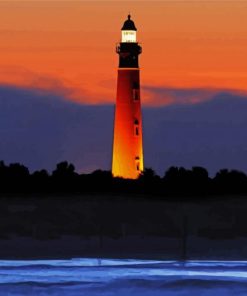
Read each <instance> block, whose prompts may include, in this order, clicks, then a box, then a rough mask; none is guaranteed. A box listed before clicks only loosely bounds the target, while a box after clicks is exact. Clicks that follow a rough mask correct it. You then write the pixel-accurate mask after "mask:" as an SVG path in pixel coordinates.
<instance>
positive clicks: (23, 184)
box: [0, 161, 247, 196]
mask: <svg viewBox="0 0 247 296" xmlns="http://www.w3.org/2000/svg"><path fill="white" fill-rule="evenodd" d="M0 192H1V193H10V194H11V193H23V194H28V193H39V194H46V193H47V194H57V193H58V194H61V193H65V194H67V193H70V194H83V193H113V194H114V193H117V194H119V193H128V194H146V195H157V196H173V195H178V196H194V195H207V196H210V195H227V194H247V175H246V174H245V173H243V172H240V171H237V170H227V169H222V170H220V171H219V172H217V174H216V175H215V176H214V177H213V178H210V177H209V175H208V172H207V170H206V169H205V168H202V167H193V168H192V169H190V170H188V169H185V168H183V167H171V168H169V169H168V170H167V171H166V172H165V174H164V176H158V175H156V174H155V172H154V171H153V170H152V169H151V168H147V169H145V171H144V172H143V173H142V174H141V175H140V177H139V178H138V179H137V180H128V179H123V178H113V177H112V174H111V172H109V171H101V170H96V171H94V172H92V173H91V174H79V173H77V172H76V171H75V167H74V165H73V164H70V163H68V162H67V161H64V162H61V163H59V164H57V166H56V169H55V170H54V171H53V172H52V173H50V174H49V173H48V172H47V171H46V170H40V171H35V172H33V173H30V172H29V170H28V168H27V167H25V166H24V165H21V164H19V163H14V164H10V165H6V164H5V163H4V162H3V161H1V162H0Z"/></svg>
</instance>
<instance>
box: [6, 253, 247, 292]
mask: <svg viewBox="0 0 247 296" xmlns="http://www.w3.org/2000/svg"><path fill="white" fill-rule="evenodd" d="M246 278H247V262H244V261H231V262H227V261H188V262H185V263H182V262H177V261H162V260H160V261H154V260H133V259H132V260H117V259H116V260H114V259H98V258H96V259H89V258H83V259H71V260H30V261H28V260H27V261H9V260H8V261H6V260H2V261H0V295H4V296H6V295H8V296H9V295H10V296H12V295H35V296H36V295H38V296H39V295H40V296H41V295H52V296H55V295H61V296H63V295H73V296H75V295H89V296H90V295H92V296H96V295H103V296H110V295H118V296H127V295H138V296H139V295H142V296H149V295H150V296H151V295H153V296H161V295H162V296H163V295H167V296H175V295H179V296H180V295H188V296H194V295H196V296H198V295H200V296H201V295H202V296H211V295H212V296H213V295H217V294H219V295H223V296H230V295H240V296H243V295H245V296H246V295H247V280H246Z"/></svg>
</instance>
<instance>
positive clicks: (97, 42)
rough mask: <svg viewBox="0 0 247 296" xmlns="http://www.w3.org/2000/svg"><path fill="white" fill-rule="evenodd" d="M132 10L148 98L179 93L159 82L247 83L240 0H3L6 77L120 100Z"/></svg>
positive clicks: (245, 11) (75, 96)
mask: <svg viewBox="0 0 247 296" xmlns="http://www.w3.org/2000/svg"><path fill="white" fill-rule="evenodd" d="M129 12H130V13H131V14H132V18H133V20H134V21H135V23H136V26H137V28H138V40H139V42H140V43H141V44H142V46H143V54H142V56H141V61H140V64H141V81H142V87H143V96H142V100H143V102H144V103H145V104H149V105H160V104H161V105H163V104H164V105H166V104H169V103H172V102H173V100H176V97H174V98H173V97H171V94H167V93H164V95H162V96H159V97H157V95H156V94H155V90H156V87H157V88H166V89H167V88H172V89H174V88H175V89H177V88H178V89H180V88H183V89H184V88H188V89H191V88H192V89H198V88H200V89H231V90H240V91H246V90H247V83H246V81H247V71H246V69H247V59H246V53H247V2H246V1H236V0H234V1H200V0H197V1H176V0H174V1H173V0H171V1H145V2H143V1H116V0H115V1H108V2H105V1H71V0H69V1H59V0H57V1H37V0H31V1H21V0H19V1H12V0H8V1H0V40H1V42H0V83H1V84H8V85H15V86H23V87H28V88H29V87H30V88H34V89H35V88H40V89H48V90H52V91H55V92H56V93H60V94H63V95H65V96H66V98H68V99H70V100H76V101H79V102H83V103H90V104H91V103H92V104H98V103H100V104H103V103H113V102H114V101H115V93H116V73H117V72H116V70H117V62H118V57H117V54H116V53H115V44H116V42H118V41H119V40H120V29H121V26H122V24H123V22H124V20H125V19H126V17H127V14H128V13H129ZM207 97H208V96H207V95H205V96H200V98H197V97H194V96H192V97H187V98H186V100H187V102H189V103H190V102H192V103H193V102H194V101H198V100H200V99H201V100H203V99H205V98H207Z"/></svg>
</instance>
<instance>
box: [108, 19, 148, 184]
mask: <svg viewBox="0 0 247 296" xmlns="http://www.w3.org/2000/svg"><path fill="white" fill-rule="evenodd" d="M136 31H137V29H136V26H135V23H134V22H133V21H132V20H131V16H130V15H128V19H127V20H126V21H125V22H124V24H123V27H122V30H121V32H122V38H121V42H120V43H119V44H117V47H116V52H117V54H118V55H119V67H118V77H117V96H116V105H115V118H114V135H113V155H112V174H113V176H114V177H123V178H128V179H136V178H138V176H139V175H140V173H141V172H142V171H143V143H142V115H141V96H140V68H139V62H138V57H139V54H141V52H142V48H141V46H140V44H138V42H137V38H136Z"/></svg>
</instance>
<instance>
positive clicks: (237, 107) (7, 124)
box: [0, 86, 247, 175]
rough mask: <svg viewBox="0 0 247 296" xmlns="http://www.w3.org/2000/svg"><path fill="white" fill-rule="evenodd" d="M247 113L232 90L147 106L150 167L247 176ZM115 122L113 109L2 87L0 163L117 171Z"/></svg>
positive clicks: (246, 102) (161, 170) (244, 98)
mask: <svg viewBox="0 0 247 296" xmlns="http://www.w3.org/2000/svg"><path fill="white" fill-rule="evenodd" d="M174 91H175V90H174ZM196 93H197V91H196V90H195V92H194V94H196ZM180 95H181V97H182V94H180ZM182 101H183V100H182ZM246 114H247V96H245V95H243V94H242V95H236V94H232V93H228V92H219V93H217V94H215V95H214V96H212V98H211V99H210V100H205V101H203V102H200V103H196V104H182V103H179V104H176V105H174V104H173V105H169V106H162V107H160V106H159V107H148V106H146V107H144V108H143V119H144V121H143V124H144V154H145V166H146V167H153V168H154V169H155V170H156V171H157V172H158V173H159V174H161V175H162V174H163V173H164V171H165V170H166V169H168V168H169V167H170V166H172V165H176V166H185V167H188V168H189V167H191V166H195V165H196V166H198V165H200V166H204V167H206V168H208V169H209V171H210V173H211V174H213V173H215V172H216V171H217V170H219V169H220V168H235V169H239V170H243V171H245V172H247V161H245V159H246V156H247V137H246V130H247V116H246ZM113 117H114V107H113V106H112V105H82V104H79V103H76V102H71V101H69V100H68V99H67V98H66V96H63V95H61V94H60V95H58V94H56V93H52V92H50V91H42V92H40V90H38V91H36V90H30V89H24V88H16V87H15V88H13V87H9V86H0V159H3V160H4V161H6V163H9V162H21V163H24V164H25V165H27V166H28V167H29V168H30V169H31V170H36V169H41V168H47V169H48V170H52V169H53V168H54V167H55V164H56V163H58V162H59V161H62V160H68V161H70V162H72V163H74V164H75V166H76V168H77V170H78V171H84V172H89V171H92V170H94V169H97V168H101V169H107V170H109V169H110V168H111V153H112V135H113Z"/></svg>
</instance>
